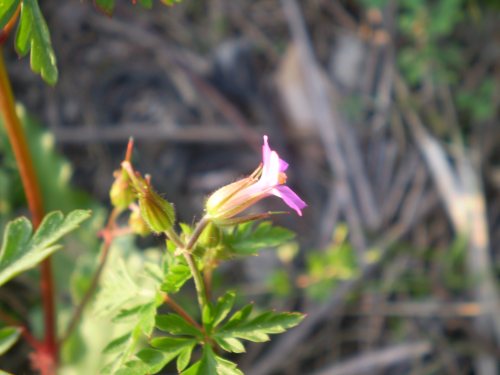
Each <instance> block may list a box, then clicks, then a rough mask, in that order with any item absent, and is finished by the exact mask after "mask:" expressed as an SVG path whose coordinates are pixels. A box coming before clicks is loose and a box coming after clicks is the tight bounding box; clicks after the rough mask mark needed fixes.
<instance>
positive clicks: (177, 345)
mask: <svg viewBox="0 0 500 375" xmlns="http://www.w3.org/2000/svg"><path fill="white" fill-rule="evenodd" d="M194 344H196V341H195V340H193V339H187V338H182V337H155V338H154V339H152V340H151V346H153V347H154V348H156V349H159V350H161V351H162V352H165V353H173V352H176V351H179V350H182V349H185V348H186V347H191V346H193V345H194Z"/></svg>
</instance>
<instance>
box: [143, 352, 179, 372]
mask: <svg viewBox="0 0 500 375" xmlns="http://www.w3.org/2000/svg"><path fill="white" fill-rule="evenodd" d="M177 354H178V352H177V353H166V352H163V351H159V350H154V349H149V348H147V349H142V350H141V351H140V352H139V353H137V357H138V358H139V359H140V360H141V361H142V362H143V363H144V364H146V366H147V369H148V371H147V373H148V374H156V373H157V372H159V371H160V370H161V369H162V368H163V367H165V366H166V365H167V364H168V363H169V362H171V361H172V360H173V359H174V358H175V357H176V356H177Z"/></svg>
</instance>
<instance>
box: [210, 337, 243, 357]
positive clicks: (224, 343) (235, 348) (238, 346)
mask: <svg viewBox="0 0 500 375" xmlns="http://www.w3.org/2000/svg"><path fill="white" fill-rule="evenodd" d="M215 341H216V342H217V344H219V346H220V347H221V348H222V349H224V350H225V351H226V352H231V353H244V352H245V347H244V346H243V344H242V343H241V341H240V340H238V339H236V338H234V337H227V338H222V337H215Z"/></svg>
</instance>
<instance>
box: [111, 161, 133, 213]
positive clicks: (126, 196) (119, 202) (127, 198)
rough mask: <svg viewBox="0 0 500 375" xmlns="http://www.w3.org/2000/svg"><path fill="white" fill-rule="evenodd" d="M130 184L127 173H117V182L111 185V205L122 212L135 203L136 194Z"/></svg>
mask: <svg viewBox="0 0 500 375" xmlns="http://www.w3.org/2000/svg"><path fill="white" fill-rule="evenodd" d="M130 182H131V181H130V179H129V178H128V176H127V174H126V173H124V172H123V171H116V172H115V181H114V182H113V185H111V189H110V191H109V198H110V199H111V204H112V205H113V206H114V207H116V208H118V209H120V210H125V209H126V208H127V207H128V206H129V205H130V204H131V203H133V202H134V201H135V193H134V191H133V189H132V186H131V185H130Z"/></svg>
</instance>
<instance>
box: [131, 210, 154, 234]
mask: <svg viewBox="0 0 500 375" xmlns="http://www.w3.org/2000/svg"><path fill="white" fill-rule="evenodd" d="M128 226H129V227H130V229H131V230H132V232H133V233H135V234H138V235H139V236H143V237H145V236H147V235H148V234H151V229H149V225H148V224H146V222H145V221H144V219H143V218H142V216H141V212H140V211H139V207H137V206H136V209H133V210H132V212H131V213H130V216H129V218H128Z"/></svg>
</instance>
